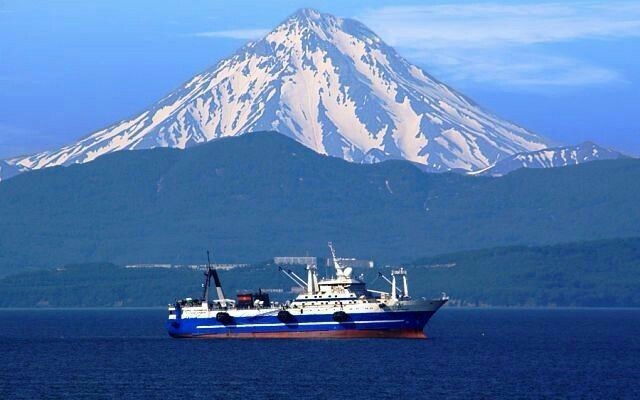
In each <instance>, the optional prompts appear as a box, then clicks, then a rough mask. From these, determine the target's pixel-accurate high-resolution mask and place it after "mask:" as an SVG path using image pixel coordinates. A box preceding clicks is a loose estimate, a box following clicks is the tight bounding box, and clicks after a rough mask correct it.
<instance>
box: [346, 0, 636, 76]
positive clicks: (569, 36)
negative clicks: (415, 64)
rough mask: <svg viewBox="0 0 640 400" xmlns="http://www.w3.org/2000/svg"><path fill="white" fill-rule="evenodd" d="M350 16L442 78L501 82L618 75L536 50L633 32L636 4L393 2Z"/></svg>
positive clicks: (601, 68)
mask: <svg viewBox="0 0 640 400" xmlns="http://www.w3.org/2000/svg"><path fill="white" fill-rule="evenodd" d="M357 19H359V20H361V21H362V22H364V23H365V24H366V25H368V26H369V27H370V28H372V29H373V30H374V31H375V32H377V33H378V34H379V35H380V36H381V37H382V38H383V39H384V40H385V41H386V42H388V43H389V44H390V45H392V46H395V47H398V48H400V49H401V52H402V53H403V54H405V55H407V56H408V57H409V58H412V59H413V60H415V61H419V62H423V63H425V64H426V65H428V66H429V67H430V68H433V69H435V71H436V72H437V71H438V70H440V71H441V72H443V73H444V76H445V77H447V78H449V79H451V78H453V79H458V80H465V81H478V82H487V81H492V82H495V83H499V84H505V85H523V86H526V85H550V86H559V85H565V86H576V85H588V84H602V83H608V82H613V81H622V80H623V79H622V78H621V77H620V76H619V74H618V73H617V72H615V71H611V70H608V69H607V68H604V67H601V66H595V65H590V64H588V63H584V62H582V61H580V60H577V59H572V58H569V57H565V56H559V55H556V54H552V53H550V50H548V49H547V50H545V51H542V50H541V48H544V47H545V45H549V44H551V45H552V44H556V43H563V42H569V41H575V40H583V39H615V38H621V37H636V36H640V4H635V3H630V2H601V3H595V2H588V3H587V2H569V3H537V4H522V3H520V4H518V3H481V4H437V5H424V6H394V7H381V8H375V9H369V10H366V11H365V12H363V13H362V14H361V15H359V16H357ZM546 47H548V46H546ZM534 48H535V49H537V50H536V51H537V52H535V53H532V51H533V49H534ZM441 76H442V75H441Z"/></svg>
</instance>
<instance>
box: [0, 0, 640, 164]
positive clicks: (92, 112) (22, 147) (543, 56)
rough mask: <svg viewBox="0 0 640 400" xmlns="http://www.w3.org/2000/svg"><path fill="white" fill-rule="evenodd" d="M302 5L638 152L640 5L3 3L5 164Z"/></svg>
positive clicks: (140, 103)
mask: <svg viewBox="0 0 640 400" xmlns="http://www.w3.org/2000/svg"><path fill="white" fill-rule="evenodd" d="M302 7H313V8H316V9H318V10H320V11H323V12H328V13H332V14H335V15H339V16H343V17H352V18H356V19H358V20H360V21H362V22H364V23H365V24H367V25H368V26H369V27H370V28H371V29H373V30H374V31H375V32H376V33H378V34H379V35H380V36H381V37H382V38H383V39H384V40H385V41H386V42H388V43H389V44H391V45H393V46H394V47H396V49H397V50H398V51H399V52H400V54H402V55H403V56H405V57H406V58H407V59H409V60H410V61H412V62H414V63H415V64H417V65H419V66H421V67H423V68H424V69H425V70H426V71H427V72H429V73H430V74H431V75H433V76H435V77H437V78H438V79H440V80H442V81H444V82H445V83H447V84H449V85H451V86H453V87H454V88H456V89H458V90H460V91H462V92H463V93H465V94H466V95H468V96H470V97H471V98H473V99H474V100H476V101H477V102H478V103H480V104H481V105H483V106H484V107H485V108H488V109H489V110H491V111H493V112H494V113H496V114H498V115H500V116H502V117H504V118H507V119H509V120H512V121H514V122H516V123H518V124H520V125H523V126H525V127H527V128H529V129H532V130H534V131H536V132H538V133H540V134H542V135H544V136H547V137H549V138H551V139H554V140H556V141H558V142H559V143H577V142H581V141H584V140H594V141H596V142H597V143H600V144H602V145H605V146H608V147H613V148H616V149H618V150H621V151H623V152H626V153H627V154H631V155H636V156H638V155H640V117H639V116H638V114H640V3H639V2H629V1H606V2H605V1H602V2H595V1H589V2H529V3H525V2H501V1H492V2H479V3H478V2H411V1H407V2H405V1H349V2H346V1H314V2H311V1H269V2H265V1H240V0H236V1H234V2H231V4H229V2H224V3H223V2H216V1H186V0H185V1H162V0H156V1H126V2H125V1H122V0H112V1H99V2H98V1H96V2H92V1H63V0H59V1H56V2H35V1H33V2H32V1H29V0H20V1H7V0H5V1H2V0H0V57H1V58H0V60H1V61H2V62H0V157H8V156H12V155H18V154H25V153H31V152H35V151H39V150H44V149H48V148H55V147H58V146H61V145H63V144H66V143H70V142H73V141H75V140H76V139H78V138H79V137H81V136H85V135H87V134H89V133H91V132H93V131H95V130H97V129H99V128H102V127H104V126H106V125H109V124H111V123H113V122H116V121H119V120H121V119H123V118H125V117H128V116H131V115H133V114H134V113H136V112H138V111H141V110H143V109H144V108H145V107H147V106H149V105H150V104H152V103H153V102H154V101H156V100H158V99H159V98H161V97H162V96H164V95H165V94H167V93H168V92H169V91H171V90H172V89H174V88H176V87H177V86H179V85H180V84H181V83H182V82H184V81H186V80H188V79H189V78H190V77H191V76H192V75H194V74H196V73H198V72H200V71H202V70H203V69H205V68H207V67H208V66H210V65H212V64H215V63H216V61H218V60H219V59H220V58H223V57H225V56H227V55H229V54H231V53H233V52H234V51H235V50H236V49H237V48H238V47H240V46H241V45H242V44H243V43H244V42H245V41H247V40H250V39H252V38H255V37H257V36H260V35H261V34H263V33H264V32H266V31H267V30H269V29H271V28H273V27H275V26H276V25H277V24H278V23H279V22H281V21H282V20H283V19H285V18H286V17H287V16H288V15H289V14H291V13H293V12H294V11H295V10H297V9H298V8H302Z"/></svg>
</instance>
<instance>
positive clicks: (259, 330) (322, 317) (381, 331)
mask: <svg viewBox="0 0 640 400" xmlns="http://www.w3.org/2000/svg"><path fill="white" fill-rule="evenodd" d="M434 313H435V310H434V311H393V312H388V311H387V312H373V313H371V312H370V313H360V314H358V313H354V314H349V319H348V320H347V321H342V322H337V321H335V320H334V319H333V314H309V315H296V316H295V317H293V318H292V319H291V320H290V321H286V322H283V321H282V320H280V319H279V318H278V317H277V316H275V315H258V316H252V317H233V318H232V319H231V320H229V321H226V323H221V322H219V321H218V320H217V319H216V318H184V319H183V318H181V317H180V315H177V318H176V319H175V320H168V321H167V330H168V332H169V335H171V336H172V337H175V338H212V337H220V338H224V337H238V338H242V337H249V338H251V337H273V338H280V337H282V338H291V337H294V338H295V337H299V338H313V337H318V338H322V337H402V338H424V337H425V335H424V333H423V329H424V326H425V324H426V323H427V321H429V318H431V316H432V315H433V314H434Z"/></svg>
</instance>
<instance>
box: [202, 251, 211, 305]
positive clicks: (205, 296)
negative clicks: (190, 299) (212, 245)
mask: <svg viewBox="0 0 640 400" xmlns="http://www.w3.org/2000/svg"><path fill="white" fill-rule="evenodd" d="M204 276H205V278H204V284H203V285H202V287H203V288H204V291H203V293H202V301H204V302H205V303H207V304H208V303H209V287H210V286H211V259H210V258H209V250H207V272H205V273H204Z"/></svg>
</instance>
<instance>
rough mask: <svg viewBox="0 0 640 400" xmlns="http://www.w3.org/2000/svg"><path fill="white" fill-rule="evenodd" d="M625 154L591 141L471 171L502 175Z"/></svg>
mask: <svg viewBox="0 0 640 400" xmlns="http://www.w3.org/2000/svg"><path fill="white" fill-rule="evenodd" d="M619 158H627V156H625V155H623V154H622V153H619V152H617V151H615V150H610V149H606V148H604V147H601V146H598V145H597V144H595V143H593V142H584V143H581V144H579V145H577V146H564V147H555V148H548V149H542V150H537V151H531V152H525V153H520V154H515V155H513V156H511V157H508V158H506V159H504V160H501V161H498V162H497V163H495V164H494V165H492V166H491V167H488V168H485V169H484V170H479V171H476V172H472V173H471V174H474V175H490V176H502V175H506V174H508V173H509V172H512V171H515V170H517V169H520V168H556V167H566V166H568V165H577V164H583V163H586V162H590V161H598V160H615V159H619Z"/></svg>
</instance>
